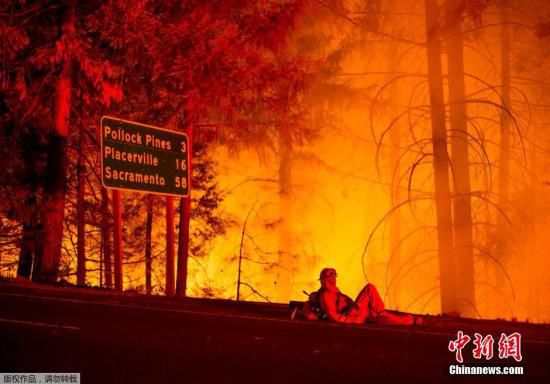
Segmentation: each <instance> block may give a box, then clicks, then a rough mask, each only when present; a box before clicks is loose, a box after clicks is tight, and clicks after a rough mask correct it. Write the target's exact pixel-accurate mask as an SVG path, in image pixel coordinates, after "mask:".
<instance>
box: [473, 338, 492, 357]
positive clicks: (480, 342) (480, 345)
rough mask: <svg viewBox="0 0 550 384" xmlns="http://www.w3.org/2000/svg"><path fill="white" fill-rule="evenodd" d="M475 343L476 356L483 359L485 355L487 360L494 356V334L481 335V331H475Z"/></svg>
mask: <svg viewBox="0 0 550 384" xmlns="http://www.w3.org/2000/svg"><path fill="white" fill-rule="evenodd" d="M474 336H475V340H474V345H475V346H476V347H475V348H474V351H473V353H474V358H475V359H481V356H485V360H491V359H492V357H493V343H494V341H495V340H494V339H493V336H491V335H487V336H485V337H483V336H481V335H480V334H479V333H477V332H476V333H475V334H474Z"/></svg>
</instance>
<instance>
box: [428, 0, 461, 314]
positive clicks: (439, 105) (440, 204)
mask: <svg viewBox="0 0 550 384" xmlns="http://www.w3.org/2000/svg"><path fill="white" fill-rule="evenodd" d="M424 4H425V7H426V48H427V56H428V83H429V84H428V85H429V92H430V115H431V124H432V145H433V168H434V187H435V207H436V215H437V245H438V258H439V273H440V275H439V280H440V300H441V311H442V312H443V313H448V312H454V311H456V309H457V307H456V288H455V287H456V282H455V264H454V250H453V232H452V231H453V227H452V213H451V191H450V188H449V168H448V164H449V154H448V151H447V130H446V122H445V101H444V97H443V77H442V71H441V41H440V27H439V22H438V15H439V12H438V6H437V1H436V0H425V3H424Z"/></svg>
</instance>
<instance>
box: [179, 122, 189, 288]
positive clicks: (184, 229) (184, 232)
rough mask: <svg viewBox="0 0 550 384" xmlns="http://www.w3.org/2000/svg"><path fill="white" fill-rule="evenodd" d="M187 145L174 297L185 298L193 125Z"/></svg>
mask: <svg viewBox="0 0 550 384" xmlns="http://www.w3.org/2000/svg"><path fill="white" fill-rule="evenodd" d="M187 138H188V139H189V143H188V144H189V145H188V147H187V151H188V152H189V164H188V166H189V169H188V172H189V196H187V197H183V198H181V199H180V211H179V216H180V219H179V220H180V221H179V232H178V270H177V278H176V295H177V296H182V297H185V295H186V290H187V262H188V260H189V223H190V221H191V192H192V185H193V183H192V175H193V124H189V125H188V126H187Z"/></svg>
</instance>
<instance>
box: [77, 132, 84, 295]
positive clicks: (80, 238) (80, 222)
mask: <svg viewBox="0 0 550 384" xmlns="http://www.w3.org/2000/svg"><path fill="white" fill-rule="evenodd" d="M85 167H86V166H85V161H84V128H83V127H81V128H80V132H79V137H78V164H77V167H76V178H77V183H78V190H77V198H76V223H77V242H76V246H77V263H76V284H77V285H85V284H86V242H85V211H84V209H85V208H84V207H85V204H84V194H85V192H86V184H85V179H84V172H85V169H86V168H85Z"/></svg>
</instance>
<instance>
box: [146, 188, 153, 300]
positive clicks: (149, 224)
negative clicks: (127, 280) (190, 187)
mask: <svg viewBox="0 0 550 384" xmlns="http://www.w3.org/2000/svg"><path fill="white" fill-rule="evenodd" d="M152 231H153V195H151V194H149V195H147V221H146V224H145V292H146V293H147V294H148V295H150V294H151V293H152V291H153V288H152V285H151V272H152V268H151V267H152V264H153V258H152V256H151V232H152Z"/></svg>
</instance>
